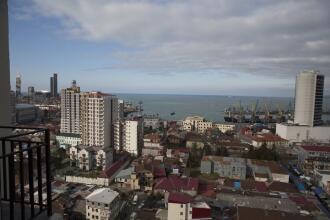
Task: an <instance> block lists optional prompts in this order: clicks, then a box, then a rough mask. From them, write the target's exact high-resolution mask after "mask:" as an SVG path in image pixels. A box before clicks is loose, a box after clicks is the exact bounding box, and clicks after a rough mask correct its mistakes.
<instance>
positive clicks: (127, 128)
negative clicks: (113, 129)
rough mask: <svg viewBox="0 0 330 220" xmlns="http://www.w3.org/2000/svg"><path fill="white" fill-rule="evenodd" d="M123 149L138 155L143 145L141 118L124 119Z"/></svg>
mask: <svg viewBox="0 0 330 220" xmlns="http://www.w3.org/2000/svg"><path fill="white" fill-rule="evenodd" d="M122 135H123V141H122V144H123V150H125V151H127V152H128V153H130V154H133V155H138V156H139V155H140V154H141V151H142V146H143V119H142V118H137V119H135V120H126V121H125V122H124V124H123V134H122Z"/></svg>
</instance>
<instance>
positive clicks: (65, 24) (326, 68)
mask: <svg viewBox="0 0 330 220" xmlns="http://www.w3.org/2000/svg"><path fill="white" fill-rule="evenodd" d="M329 8H330V1H329V0H267V1H264V0H249V1H246V0H230V1H228V0H56V1H54V0H9V19H10V20H9V29H10V60H11V81H12V88H15V86H14V82H15V77H16V75H17V73H18V72H19V73H21V75H22V82H23V83H22V84H23V85H22V86H23V90H26V89H27V87H28V86H34V87H35V88H36V89H37V90H41V89H45V90H49V84H50V83H49V77H50V76H51V75H52V73H54V72H56V73H58V78H59V88H66V87H69V86H70V82H71V80H73V79H75V80H77V83H78V85H80V86H81V88H82V90H84V91H88V90H99V91H104V92H112V93H151V94H202V95H206V94H209V95H250V96H293V95H294V82H295V75H296V74H297V73H298V72H299V71H301V70H303V69H317V70H320V71H321V73H322V74H324V75H325V76H326V82H325V90H326V94H330V10H329Z"/></svg>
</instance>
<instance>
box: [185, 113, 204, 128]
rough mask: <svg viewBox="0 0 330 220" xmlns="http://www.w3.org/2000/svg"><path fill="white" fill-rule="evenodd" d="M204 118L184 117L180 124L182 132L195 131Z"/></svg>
mask: <svg viewBox="0 0 330 220" xmlns="http://www.w3.org/2000/svg"><path fill="white" fill-rule="evenodd" d="M203 121H204V118H203V117H200V116H189V117H186V118H185V120H184V121H183V122H182V127H183V130H185V131H197V124H198V123H199V122H203Z"/></svg>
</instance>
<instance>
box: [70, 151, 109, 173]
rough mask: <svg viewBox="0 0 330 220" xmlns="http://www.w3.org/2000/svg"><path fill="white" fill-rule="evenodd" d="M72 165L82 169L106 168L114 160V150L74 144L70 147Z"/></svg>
mask: <svg viewBox="0 0 330 220" xmlns="http://www.w3.org/2000/svg"><path fill="white" fill-rule="evenodd" d="M69 157H70V160H71V165H72V166H76V167H79V168H80V169H81V170H84V171H89V170H93V169H101V170H105V169H106V168H107V167H108V166H110V164H111V163H112V161H113V152H112V150H111V149H109V148H102V147H96V146H94V147H92V146H83V145H78V146H72V147H70V149H69Z"/></svg>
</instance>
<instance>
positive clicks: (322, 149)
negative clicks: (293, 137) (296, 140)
mask: <svg viewBox="0 0 330 220" xmlns="http://www.w3.org/2000/svg"><path fill="white" fill-rule="evenodd" d="M301 148H303V149H304V150H306V151H318V152H330V146H301Z"/></svg>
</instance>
